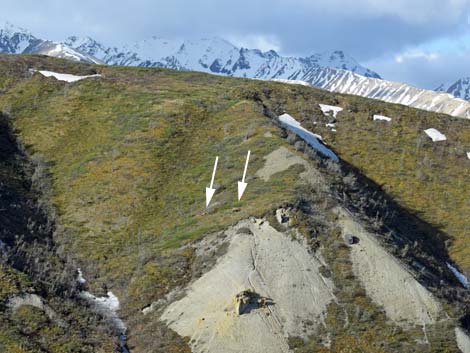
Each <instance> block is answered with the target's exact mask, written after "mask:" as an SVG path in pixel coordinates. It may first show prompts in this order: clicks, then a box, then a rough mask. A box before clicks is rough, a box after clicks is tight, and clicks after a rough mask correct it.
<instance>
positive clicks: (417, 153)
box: [0, 56, 470, 352]
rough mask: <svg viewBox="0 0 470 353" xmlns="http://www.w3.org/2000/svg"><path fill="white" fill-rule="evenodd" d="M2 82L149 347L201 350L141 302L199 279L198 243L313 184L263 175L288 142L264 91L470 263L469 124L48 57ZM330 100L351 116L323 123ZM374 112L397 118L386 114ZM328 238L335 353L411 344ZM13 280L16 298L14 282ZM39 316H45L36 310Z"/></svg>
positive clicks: (65, 238)
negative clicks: (431, 134) (433, 139)
mask: <svg viewBox="0 0 470 353" xmlns="http://www.w3.org/2000/svg"><path fill="white" fill-rule="evenodd" d="M29 68H35V69H47V70H52V71H57V72H64V73H76V74H86V73H90V72H94V71H96V72H98V73H100V74H101V75H103V77H102V78H93V79H87V80H82V81H79V82H76V83H73V84H68V83H65V82H61V81H57V80H55V79H54V78H45V77H43V76H41V75H40V74H37V73H36V74H34V75H33V74H31V73H29V72H28V69H29ZM0 92H1V94H0V109H2V111H3V112H4V113H5V114H7V115H8V116H10V117H11V125H12V127H13V128H14V129H15V132H16V134H17V137H18V139H19V140H20V141H21V142H22V143H23V144H24V146H25V147H26V150H27V152H28V153H29V155H30V156H31V157H32V158H33V159H34V160H35V161H36V163H37V164H38V165H40V166H42V167H41V168H42V169H43V170H46V171H47V174H48V178H49V180H51V181H52V184H51V185H48V184H47V183H45V184H41V183H39V184H40V185H41V191H42V192H43V195H44V196H45V197H46V198H48V199H47V200H46V203H48V202H49V203H51V204H52V205H53V206H54V207H55V210H56V212H57V218H56V219H55V221H56V222H57V225H58V229H57V231H56V234H55V239H54V240H55V241H56V242H57V243H58V244H60V246H61V250H62V252H63V253H64V254H68V256H70V257H72V258H74V260H76V261H77V263H78V264H79V266H80V267H81V268H82V270H83V271H84V273H85V276H86V277H87V279H88V282H87V285H89V286H90V289H91V291H92V292H95V293H98V291H99V290H101V289H105V288H106V287H107V288H110V289H111V290H112V291H113V293H115V294H116V295H117V296H118V297H119V298H120V300H121V304H122V309H121V314H122V316H123V317H124V318H125V319H126V322H128V323H129V326H130V328H131V330H132V328H138V329H137V330H136V332H135V333H134V335H131V337H130V339H131V345H132V346H133V347H135V348H136V351H144V348H143V347H145V349H150V348H149V347H151V346H152V345H160V346H158V347H159V349H160V351H167V352H186V351H187V350H188V347H187V345H186V343H185V342H184V341H183V340H179V341H178V338H177V337H175V334H174V333H172V332H170V331H169V330H166V331H165V329H163V328H162V324H159V323H158V317H157V316H155V317H153V316H152V317H149V316H147V317H143V315H142V314H141V309H142V308H143V307H146V306H147V305H149V304H151V303H152V302H154V301H156V300H158V299H160V298H162V297H163V296H164V295H165V294H167V293H168V292H170V291H171V290H172V289H173V288H175V287H177V286H183V285H185V284H186V283H187V282H188V281H189V280H190V279H191V272H192V269H191V266H192V263H193V260H194V254H193V251H192V250H191V248H190V247H184V245H186V244H188V243H189V242H191V241H194V240H197V239H199V238H201V237H203V236H204V235H205V234H208V233H211V232H216V231H220V230H222V229H225V228H227V227H228V226H229V225H231V224H234V223H235V222H237V221H238V220H241V219H244V218H247V217H249V216H263V215H265V214H267V213H268V212H269V211H270V210H272V209H274V208H275V207H278V206H279V205H280V204H281V203H286V202H294V201H295V200H296V198H297V196H298V195H299V194H301V193H305V192H309V191H308V190H307V191H306V190H305V189H303V188H301V187H299V184H298V183H297V180H298V174H299V168H291V169H289V170H287V171H285V172H282V173H279V174H277V175H275V176H273V177H272V178H270V180H269V181H267V182H265V181H263V180H260V179H257V178H255V177H253V175H254V174H255V173H254V172H255V171H256V170H258V169H260V168H261V167H262V166H263V165H264V161H263V157H264V156H266V155H267V154H269V153H270V152H272V151H274V150H275V149H277V148H278V147H279V146H281V145H285V144H286V142H285V140H284V139H283V138H282V137H281V132H280V130H279V129H278V128H276V127H275V125H274V124H273V122H272V121H271V120H270V119H268V118H267V117H266V115H265V114H264V112H263V106H262V104H264V105H265V106H266V107H268V108H269V109H270V110H271V111H272V112H275V113H276V114H281V113H282V112H284V111H287V112H289V113H290V114H291V115H293V116H294V117H295V118H296V119H298V120H300V121H302V123H303V124H304V126H305V127H306V128H310V129H312V130H314V131H315V132H317V133H320V134H322V135H323V136H324V138H325V140H326V141H327V142H328V144H329V145H331V146H332V147H333V148H334V150H335V151H337V152H338V154H339V155H340V157H341V158H342V159H344V160H345V161H347V162H349V163H350V164H352V165H354V166H356V167H358V168H359V169H360V170H361V171H362V172H364V174H366V175H367V176H368V177H370V178H371V179H372V180H373V181H375V182H376V183H378V184H380V185H383V188H384V189H385V190H386V191H388V192H389V193H390V195H392V196H393V197H394V198H396V199H397V200H398V201H399V202H400V203H401V205H403V206H405V207H406V208H409V209H410V210H412V211H415V212H418V211H419V213H420V216H422V217H423V218H424V219H425V220H427V221H428V222H429V223H432V224H434V225H437V226H439V227H442V229H443V230H444V231H445V232H447V233H448V234H449V235H450V236H451V237H452V242H451V244H450V254H451V255H452V256H453V258H454V259H455V260H456V261H457V262H458V263H459V265H460V266H461V267H462V268H464V269H470V241H469V234H468V232H467V227H468V222H466V218H465V217H466V213H468V211H469V208H470V200H469V195H470V193H469V191H470V190H469V188H470V187H469V186H467V185H466V184H465V178H466V177H468V170H469V166H470V163H469V162H470V161H468V160H467V159H466V156H465V153H464V151H466V150H469V151H470V133H469V132H468V127H470V122H469V121H465V120H463V119H455V118H450V117H448V116H442V115H436V114H432V113H425V112H421V111H417V110H413V109H408V108H405V107H402V106H397V105H389V104H385V103H380V102H375V101H371V100H367V99H362V98H357V97H352V96H342V95H334V94H331V93H327V92H324V91H320V90H316V89H313V88H308V87H301V86H290V85H284V84H279V83H274V82H261V81H255V80H245V79H233V78H224V77H218V76H211V75H207V74H202V73H194V72H176V71H171V70H164V69H155V68H151V69H149V68H118V67H105V66H90V65H84V64H78V63H72V62H67V61H63V60H57V59H52V58H44V57H37V56H31V57H27V56H21V57H11V56H0ZM319 103H326V104H337V105H340V106H342V107H344V108H346V109H345V111H344V112H341V113H340V114H339V116H338V123H337V130H338V131H337V133H333V132H331V131H330V130H329V129H327V128H325V127H324V126H325V123H326V122H327V119H328V118H326V117H324V116H323V114H322V113H321V111H320V109H319V107H318V104H319ZM348 110H349V111H348ZM373 113H381V114H384V115H388V116H391V117H392V118H393V121H392V122H391V123H384V122H374V121H372V120H371V118H370V115H371V114H373ZM314 121H316V122H317V123H318V124H317V125H313V122H314ZM428 127H435V128H437V129H439V130H441V131H442V132H443V133H445V134H446V135H447V136H448V138H449V142H444V143H439V144H432V143H430V142H429V141H428V140H427V137H426V136H424V133H423V132H422V130H423V129H424V128H428ZM466 129H467V131H466ZM267 132H270V134H268V135H267V134H266V133H267ZM248 150H251V153H252V158H251V160H250V165H249V170H248V179H247V181H248V189H247V190H246V192H245V194H244V196H243V199H242V201H241V202H238V201H237V181H238V180H240V179H241V176H242V172H243V167H244V162H245V157H246V152H247V151H248ZM215 156H219V168H218V171H217V174H216V178H215V187H216V188H217V192H216V194H215V196H214V198H213V200H212V203H211V206H210V207H209V208H208V209H206V207H205V193H204V192H205V187H206V186H208V184H209V182H210V178H211V173H212V167H213V163H214V158H215ZM39 179H40V178H39ZM40 181H41V180H39V182H40ZM318 203H319V204H322V203H327V201H326V200H320V201H318ZM300 226H301V227H302V226H304V225H303V224H300ZM307 232H308V230H307ZM327 235H328V236H330V238H331V239H330V240H329V241H330V242H331V243H328V241H327V239H323V241H325V242H326V243H328V245H326V246H331V248H329V251H330V252H329V253H327V254H326V255H327V260H329V261H330V263H331V266H332V267H333V272H334V273H333V275H334V276H337V277H338V278H337V279H338V280H339V281H341V282H344V283H345V285H344V286H345V287H344V288H340V291H342V294H338V297H340V302H339V304H340V305H343V306H338V305H337V304H335V305H332V306H331V307H330V310H329V313H330V315H329V316H328V322H327V323H326V324H327V326H326V327H327V329H330V330H333V331H332V339H333V342H332V343H333V346H332V351H333V348H334V349H335V350H336V351H345V352H346V351H351V352H356V351H357V352H359V351H360V352H382V351H386V352H391V351H393V349H394V348H396V347H399V348H400V349H402V348H403V347H406V348H407V349H408V348H409V351H410V352H411V351H412V345H411V343H412V339H413V338H414V337H419V334H418V333H414V332H413V333H412V334H405V333H403V331H401V330H399V329H397V327H396V326H393V325H388V324H387V323H386V318H385V316H384V313H383V312H381V311H380V308H377V306H374V305H373V304H372V303H370V301H369V299H367V297H366V296H365V294H364V293H363V291H362V289H361V288H359V286H358V284H357V283H355V282H354V280H353V278H352V274H350V272H351V270H350V264H348V263H347V251H346V250H345V249H341V248H335V246H338V245H337V244H336V245H335V241H336V243H338V240H337V239H336V238H335V236H334V234H330V233H328V234H327ZM8 276H9V275H8V273H7V272H5V274H3V273H2V272H1V271H0V280H1V281H5V282H6V283H8V281H9V280H8V278H9V277H8ZM348 276H349V277H348ZM4 278H5V279H4ZM354 283H355V284H354ZM6 288H10V289H7V295H8V293H10V292H11V293H13V291H14V290H15V288H14V286H11V285H9V287H7V286H6ZM345 303H349V304H348V305H349V306H347V307H345V306H344V305H346V304H345ZM357 308H359V309H357ZM355 310H356V311H357V310H359V311H358V313H357V314H354V313H355ZM353 314H354V315H356V316H355V317H354V318H346V317H342V315H353ZM25 315H27V316H28V317H29V316H34V315H36V316H37V313H33V312H31V313H27V314H25ZM36 319H37V320H39V321H41V320H43V319H44V318H42V317H37V318H36ZM347 320H351V322H353V323H354V325H355V326H354V328H353V329H350V328H349V327H347V328H346V326H344V323H345V322H346V321H347ZM144 323H145V325H144ZM143 326H145V327H143ZM28 327H29V326H28ZM149 327H151V330H152V332H148V336H147V337H143V336H144V334H141V332H143V331H145V330H149ZM29 329H30V330H32V332H36V331H34V330H37V329H39V328H38V327H36V326H34V323H31V325H30V327H29ZM139 329H142V331H139ZM351 332H353V333H354V335H351ZM448 332H450V331H449V330H447V328H446V330H442V335H441V336H439V335H437V337H438V338H439V339H440V341H439V342H444V341H445V340H446V339H447V337H443V336H445V335H446V334H447V333H448ZM155 336H157V337H158V339H157V340H153V341H152V342H149V338H148V337H155ZM405 336H406V337H405ZM372 338H374V340H373V341H371V342H370V340H372ZM167 341H171V342H170V343H168V344H167ZM382 342H385V343H384V344H382V345H381V343H382ZM394 342H395V344H396V345H397V346H396V347H395V346H393V344H392V343H394ZM291 343H292V345H293V346H296V345H297V344H299V349H300V350H299V351H309V349H313V348H315V349H323V350H324V351H328V350H326V348H324V345H323V344H322V342H316V341H314V340H312V342H310V343H308V345H307V346H305V345H304V343H299V342H296V340H295V338H292V342H291ZM302 349H303V350H302Z"/></svg>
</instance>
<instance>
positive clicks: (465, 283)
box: [447, 263, 470, 289]
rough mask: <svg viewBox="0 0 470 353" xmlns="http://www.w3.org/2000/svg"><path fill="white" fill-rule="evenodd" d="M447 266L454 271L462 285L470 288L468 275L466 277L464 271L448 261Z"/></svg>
mask: <svg viewBox="0 0 470 353" xmlns="http://www.w3.org/2000/svg"><path fill="white" fill-rule="evenodd" d="M447 267H448V268H449V270H451V271H452V273H453V274H454V275H455V277H456V278H457V279H458V280H459V282H460V283H461V284H462V286H464V287H465V288H467V289H470V281H469V280H468V279H467V277H465V275H464V274H463V273H460V272H459V270H457V269H456V268H455V267H454V266H452V265H451V264H449V263H447Z"/></svg>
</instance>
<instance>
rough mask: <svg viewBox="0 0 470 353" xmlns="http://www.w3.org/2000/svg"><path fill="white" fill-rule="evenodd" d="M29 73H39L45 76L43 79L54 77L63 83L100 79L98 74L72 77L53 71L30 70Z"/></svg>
mask: <svg viewBox="0 0 470 353" xmlns="http://www.w3.org/2000/svg"><path fill="white" fill-rule="evenodd" d="M31 72H39V73H40V74H41V75H43V76H45V77H54V78H55V79H56V80H59V81H65V82H69V83H70V82H77V81H80V80H84V79H87V78H91V77H102V76H101V75H99V74H95V75H87V76H77V75H72V74H62V73H58V72H53V71H44V70H39V71H38V70H31Z"/></svg>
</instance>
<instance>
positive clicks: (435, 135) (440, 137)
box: [424, 128, 447, 142]
mask: <svg viewBox="0 0 470 353" xmlns="http://www.w3.org/2000/svg"><path fill="white" fill-rule="evenodd" d="M424 132H425V133H426V135H428V136H429V137H430V138H431V140H432V142H440V141H445V140H447V137H446V135H444V134H443V133H441V132H440V131H439V130H436V129H434V128H430V129H426V130H424Z"/></svg>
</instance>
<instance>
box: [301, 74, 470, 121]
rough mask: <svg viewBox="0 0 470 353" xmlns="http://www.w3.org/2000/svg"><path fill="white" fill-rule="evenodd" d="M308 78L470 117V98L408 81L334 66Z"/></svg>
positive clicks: (314, 83) (337, 89)
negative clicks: (381, 77)
mask: <svg viewBox="0 0 470 353" xmlns="http://www.w3.org/2000/svg"><path fill="white" fill-rule="evenodd" d="M304 81H307V82H308V83H309V84H311V85H312V86H315V87H319V88H323V89H326V90H328V91H331V92H338V93H346V94H353V95H358V96H362V97H367V98H373V99H378V100H382V101H385V102H389V103H396V104H403V105H407V106H410V107H414V108H418V109H423V110H428V111H433V112H438V113H445V114H449V115H452V116H456V117H461V118H470V101H467V100H464V99H461V98H456V97H454V96H453V95H451V94H449V93H441V92H435V91H431V90H425V89H421V88H417V87H414V86H412V85H409V84H406V83H401V82H394V81H386V80H382V79H379V78H374V77H365V76H362V75H358V74H355V73H353V72H350V71H346V70H337V69H331V68H324V69H322V70H312V72H310V73H309V74H308V75H307V76H306V77H305V80H304Z"/></svg>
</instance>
